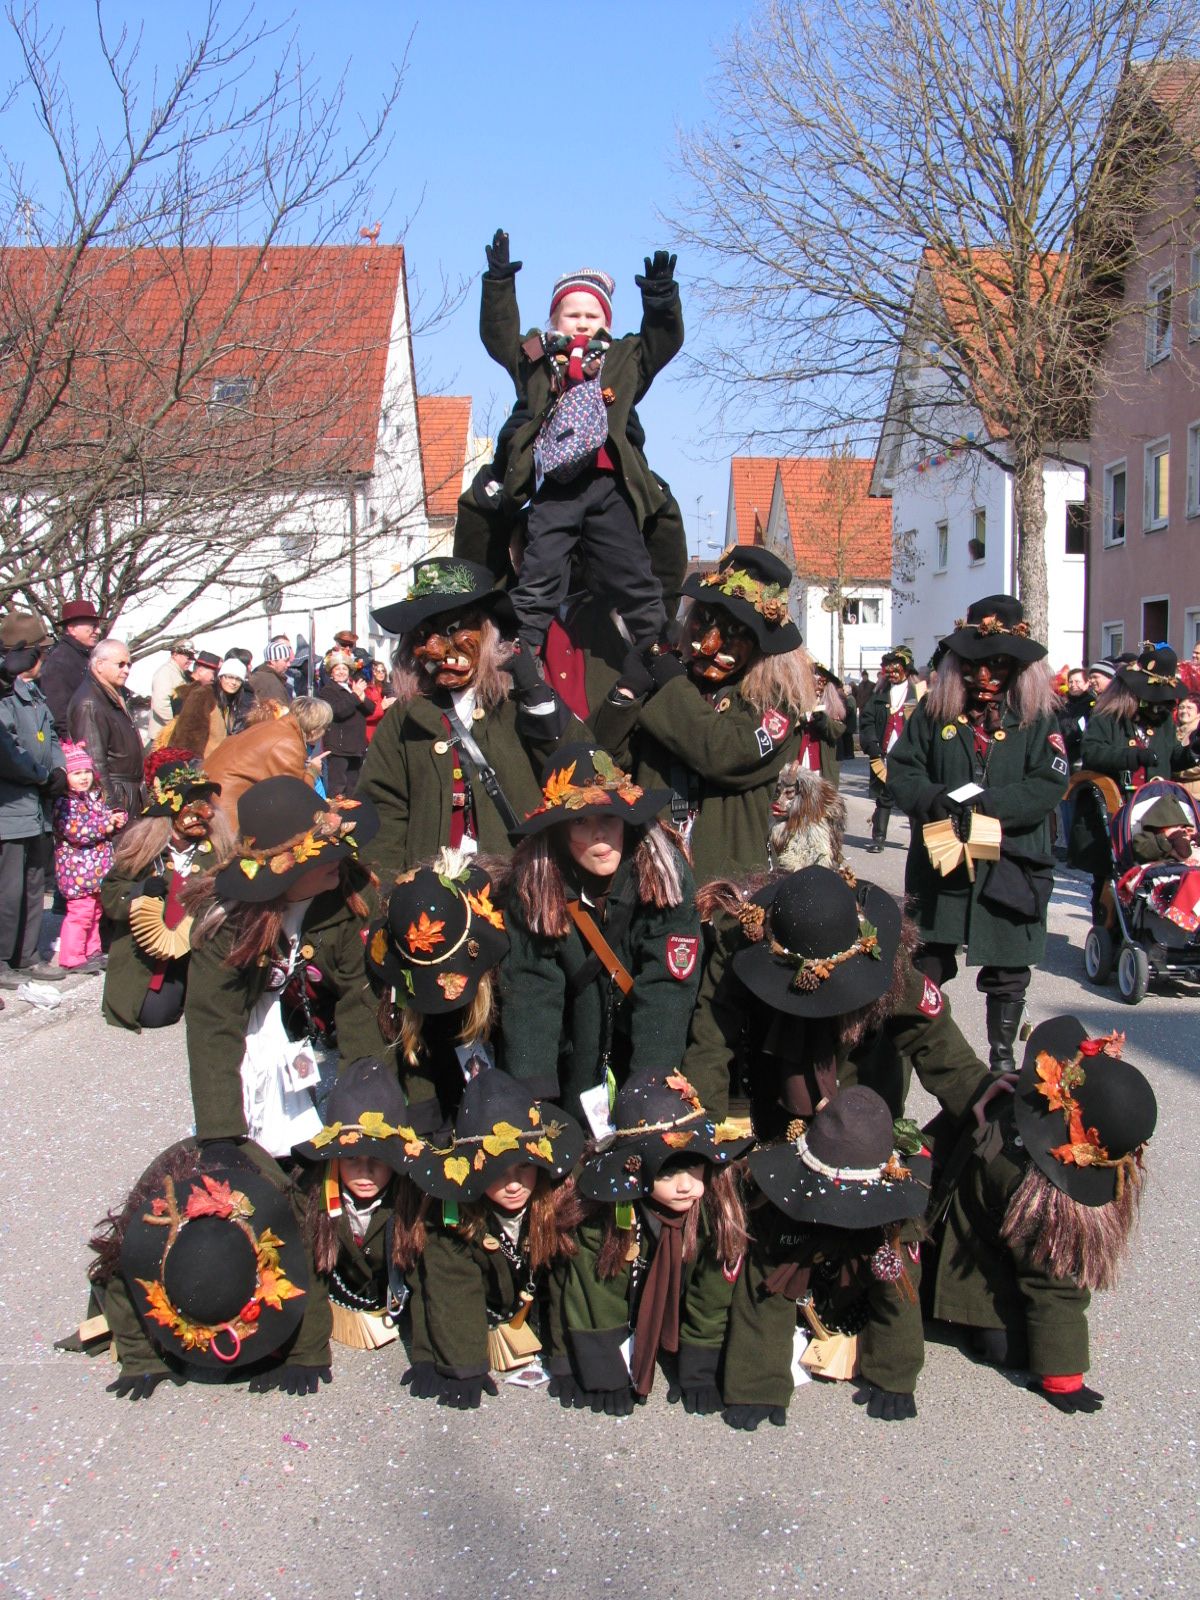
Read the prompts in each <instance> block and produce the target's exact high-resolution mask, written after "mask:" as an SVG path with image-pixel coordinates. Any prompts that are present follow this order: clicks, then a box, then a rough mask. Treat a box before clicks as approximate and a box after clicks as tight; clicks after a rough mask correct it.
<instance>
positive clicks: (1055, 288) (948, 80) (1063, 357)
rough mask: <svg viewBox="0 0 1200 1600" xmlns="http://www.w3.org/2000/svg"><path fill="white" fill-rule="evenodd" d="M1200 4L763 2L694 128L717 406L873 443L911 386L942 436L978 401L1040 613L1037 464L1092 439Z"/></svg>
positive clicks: (799, 434)
mask: <svg viewBox="0 0 1200 1600" xmlns="http://www.w3.org/2000/svg"><path fill="white" fill-rule="evenodd" d="M1195 15H1196V14H1195V8H1194V7H1193V6H1190V5H1189V6H1184V5H1183V4H1182V3H1180V0H999V3H997V0H876V3H873V4H872V5H870V6H869V7H868V6H866V5H865V4H855V3H852V0H830V3H828V4H825V5H822V6H820V7H806V8H804V9H801V7H800V6H799V5H798V4H795V3H793V0H769V3H767V4H765V5H764V7H763V9H762V10H761V11H760V13H759V14H758V16H757V18H756V19H755V21H754V22H753V23H752V24H751V25H750V26H749V27H748V28H746V29H745V30H743V31H741V32H739V33H737V34H735V36H734V37H733V39H732V41H731V42H730V44H729V45H728V46H727V47H726V49H725V50H724V52H723V55H722V58H721V66H720V74H719V79H718V82H717V86H716V89H715V99H716V105H715V112H714V116H713V118H712V120H711V123H710V124H709V126H707V127H705V128H702V129H700V130H699V131H698V132H696V133H695V134H693V135H691V136H689V137H686V138H685V139H684V142H683V145H682V162H683V167H684V171H685V174H686V175H687V177H688V178H689V179H690V180H691V193H690V196H689V197H688V198H687V200H686V201H685V202H684V203H683V205H684V211H683V216H682V217H681V218H680V219H678V222H677V226H678V227H679V228H680V230H681V231H682V232H683V233H684V235H685V237H686V238H688V239H689V240H690V241H691V242H692V243H693V244H694V245H695V246H696V247H697V248H698V249H699V250H701V251H704V252H708V259H709V261H711V262H712V263H713V266H712V269H711V272H710V273H709V276H708V277H707V279H706V280H705V281H704V282H703V283H702V284H701V286H700V288H701V292H702V294H703V296H704V297H705V298H706V299H707V300H708V302H709V304H710V305H711V307H712V309H713V310H714V311H715V312H720V313H722V314H723V315H724V317H725V318H726V319H728V318H732V321H733V325H734V327H735V328H736V330H737V338H736V341H734V340H729V341H727V342H725V343H714V344H712V345H710V346H709V347H707V348H706V349H705V350H703V351H702V352H701V353H700V355H699V358H698V359H699V364H700V367H701V370H702V372H703V373H704V374H705V375H706V377H707V378H708V379H709V381H710V383H711V384H712V385H713V387H714V389H715V391H716V393H717V394H718V395H719V396H720V398H721V400H722V402H723V403H724V404H725V405H726V406H728V405H729V404H730V403H731V402H734V403H736V401H738V400H741V401H742V402H743V403H745V404H747V405H748V407H750V408H752V409H753V408H759V409H761V406H762V404H763V403H764V402H770V403H771V404H772V405H773V406H774V408H775V412H776V415H777V416H778V417H779V419H780V421H779V424H778V429H777V430H773V431H774V432H775V436H776V438H777V439H779V440H780V441H781V442H784V441H786V442H787V443H788V444H790V445H791V446H792V447H793V448H795V447H797V445H799V447H800V448H807V449H808V450H809V451H812V450H813V449H814V448H815V447H819V446H820V444H821V443H823V442H824V441H825V440H827V439H828V438H829V437H830V435H831V434H832V433H834V432H838V433H841V434H849V435H850V436H852V437H854V438H856V439H857V440H858V441H859V442H860V443H865V442H867V441H869V442H870V444H871V446H872V447H873V445H874V442H875V437H876V435H877V432H878V428H879V425H880V423H881V420H882V418H883V416H884V414H885V410H886V402H887V400H888V395H889V391H890V390H891V388H892V385H893V383H895V385H896V386H897V392H896V393H895V394H893V396H892V410H893V414H895V412H896V410H897V408H899V409H900V411H901V412H902V414H903V415H904V417H905V423H906V426H910V427H911V428H912V429H913V430H914V431H915V432H916V433H917V434H918V436H919V437H922V438H924V439H927V440H928V441H929V442H930V443H931V444H932V445H934V446H935V447H936V446H937V445H939V444H946V443H949V442H952V441H956V440H958V439H959V437H960V435H961V432H962V418H963V415H964V410H965V408H968V407H971V408H974V407H977V408H978V409H979V410H980V411H981V412H982V414H983V417H984V421H985V431H984V433H983V434H982V435H980V436H979V437H977V438H975V439H973V440H971V441H970V447H971V449H972V450H974V451H976V452H979V453H982V454H984V455H986V456H988V457H989V458H990V459H992V460H994V461H996V462H997V463H998V464H999V465H1000V466H1001V467H1003V468H1004V469H1005V470H1006V471H1009V472H1011V473H1012V475H1013V479H1014V500H1015V507H1016V517H1017V524H1018V575H1019V580H1020V586H1021V592H1022V596H1023V598H1024V601H1025V604H1026V607H1027V610H1028V613H1029V617H1030V621H1031V623H1032V625H1033V627H1034V628H1035V629H1039V630H1040V629H1043V628H1044V626H1045V621H1046V605H1047V596H1046V563H1045V546H1044V535H1045V504H1044V495H1043V478H1042V469H1043V463H1044V461H1045V460H1046V459H1047V458H1049V457H1053V456H1054V455H1055V454H1056V453H1057V452H1058V451H1059V449H1060V447H1061V445H1062V444H1063V442H1064V441H1070V440H1072V439H1078V438H1080V437H1082V436H1083V435H1085V434H1086V428H1087V420H1086V419H1087V406H1088V402H1089V399H1090V396H1091V393H1092V388H1093V385H1094V383H1095V380H1096V363H1097V357H1098V354H1099V352H1100V349H1101V347H1102V343H1103V338H1104V334H1105V331H1106V327H1107V319H1108V318H1109V317H1111V315H1113V313H1114V304H1115V302H1114V300H1113V299H1112V297H1110V296H1109V295H1108V293H1107V286H1108V283H1109V282H1110V281H1111V277H1112V273H1113V270H1114V269H1115V268H1117V267H1118V266H1119V264H1120V263H1121V261H1122V258H1123V255H1124V253H1125V252H1127V250H1128V245H1129V219H1130V218H1131V217H1132V216H1133V215H1135V214H1136V211H1137V209H1138V208H1139V206H1140V205H1141V204H1142V203H1143V202H1144V200H1145V198H1146V196H1147V195H1148V194H1149V192H1150V189H1151V186H1152V184H1153V182H1154V181H1155V175H1156V173H1157V171H1159V170H1160V166H1159V163H1160V162H1161V161H1162V160H1164V159H1166V155H1167V151H1166V147H1167V146H1168V145H1170V144H1171V142H1172V139H1173V134H1172V130H1171V129H1170V128H1169V127H1164V126H1163V125H1162V119H1161V118H1159V117H1157V116H1154V115H1150V114H1149V113H1150V112H1151V111H1152V109H1153V101H1154V85H1155V81H1156V73H1157V71H1158V69H1159V68H1160V67H1161V66H1162V64H1164V63H1165V62H1167V61H1168V60H1169V58H1170V57H1171V56H1172V55H1173V54H1174V53H1176V52H1178V51H1180V50H1181V49H1186V48H1188V47H1189V46H1190V45H1191V44H1192V42H1193V40H1194V37H1195V32H1194V30H1195ZM1148 130H1149V131H1148ZM1176 148H1177V146H1176ZM717 325H718V324H717V322H716V319H715V318H714V319H712V320H710V322H709V324H708V326H709V327H710V328H712V327H716V326H717ZM931 380H932V381H931ZM760 437H761V433H760Z"/></svg>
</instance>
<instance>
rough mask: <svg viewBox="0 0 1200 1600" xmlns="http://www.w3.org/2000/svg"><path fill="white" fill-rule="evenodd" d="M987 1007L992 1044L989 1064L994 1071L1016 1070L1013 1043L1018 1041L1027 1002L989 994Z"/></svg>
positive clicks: (989, 1037) (988, 1027) (989, 1041)
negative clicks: (1003, 998) (1018, 1030)
mask: <svg viewBox="0 0 1200 1600" xmlns="http://www.w3.org/2000/svg"><path fill="white" fill-rule="evenodd" d="M986 1009H987V1036H988V1045H989V1046H990V1050H989V1054H988V1064H989V1066H990V1067H991V1069H992V1071H993V1072H1015V1071H1016V1067H1017V1064H1016V1060H1015V1058H1014V1055H1013V1045H1014V1043H1015V1042H1016V1038H1017V1029H1018V1028H1019V1027H1020V1026H1021V1016H1022V1014H1023V1012H1024V1010H1025V1002H1024V1000H1002V999H1000V998H998V997H997V996H996V995H993V994H989V995H988V997H987V1008H986Z"/></svg>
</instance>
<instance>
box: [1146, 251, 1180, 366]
mask: <svg viewBox="0 0 1200 1600" xmlns="http://www.w3.org/2000/svg"><path fill="white" fill-rule="evenodd" d="M1174 298H1175V275H1174V273H1171V272H1160V273H1159V274H1158V276H1157V277H1154V278H1151V279H1150V282H1149V283H1148V284H1147V285H1146V365H1147V366H1151V365H1153V363H1154V362H1155V361H1161V360H1162V359H1163V358H1164V357H1165V356H1169V355H1170V354H1171V302H1172V300H1173V299H1174Z"/></svg>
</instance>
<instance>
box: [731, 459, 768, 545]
mask: <svg viewBox="0 0 1200 1600" xmlns="http://www.w3.org/2000/svg"><path fill="white" fill-rule="evenodd" d="M778 465H779V460H778V458H777V457H776V456H734V458H733V460H732V461H731V462H730V463H729V477H730V482H731V483H732V485H733V514H734V520H735V523H736V525H737V542H738V543H739V544H761V543H762V535H761V534H760V535H759V536H758V538H755V535H754V517H755V514H756V513H757V515H758V520H759V523H760V525H761V526H762V528H763V530H764V531H765V530H766V526H767V517H768V516H769V515H770V512H771V492H772V490H773V489H774V487H775V468H776V467H777V466H778Z"/></svg>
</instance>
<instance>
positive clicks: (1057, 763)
mask: <svg viewBox="0 0 1200 1600" xmlns="http://www.w3.org/2000/svg"><path fill="white" fill-rule="evenodd" d="M1050 770H1051V772H1057V773H1058V775H1059V777H1060V778H1065V777H1066V776H1067V771H1068V768H1067V763H1066V762H1065V761H1064V760H1063V758H1062V756H1055V758H1054V760H1053V761H1052V762H1051V763H1050Z"/></svg>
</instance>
